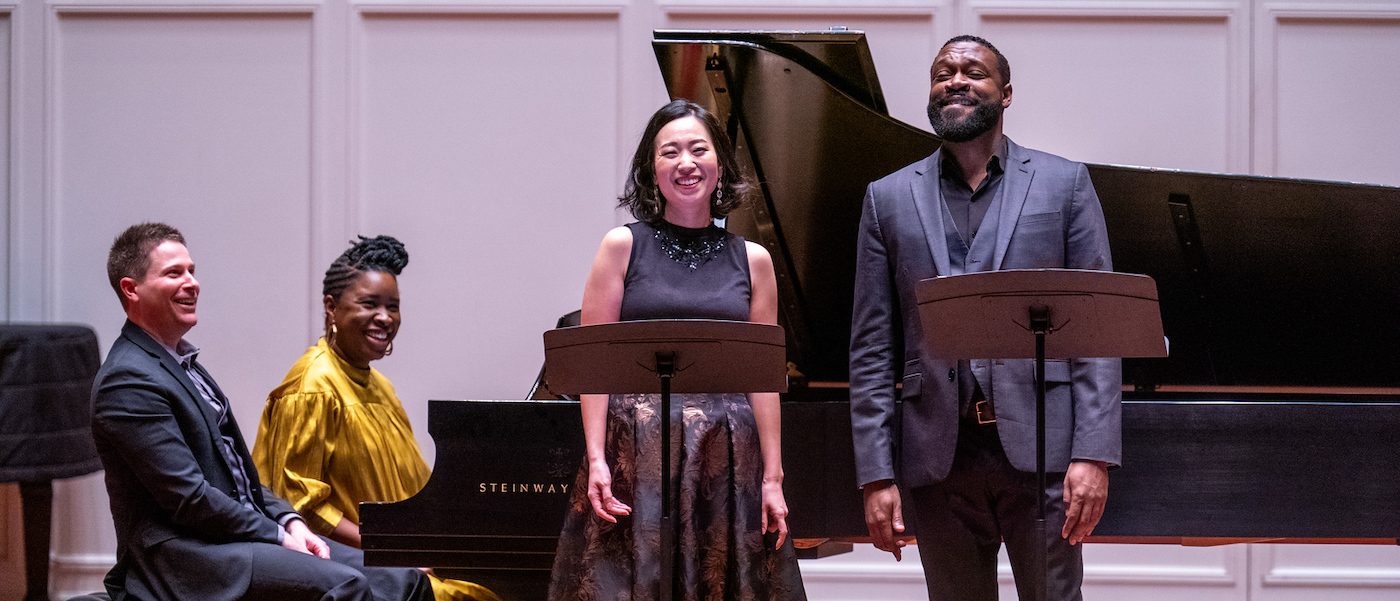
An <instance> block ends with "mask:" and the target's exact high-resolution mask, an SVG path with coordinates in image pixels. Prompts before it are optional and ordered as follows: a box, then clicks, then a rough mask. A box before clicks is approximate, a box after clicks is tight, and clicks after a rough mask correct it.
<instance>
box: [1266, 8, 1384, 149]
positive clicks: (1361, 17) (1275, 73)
mask: <svg viewBox="0 0 1400 601" xmlns="http://www.w3.org/2000/svg"><path fill="white" fill-rule="evenodd" d="M1289 24H1335V25H1361V26H1364V25H1383V24H1400V3H1395V2H1390V3H1374V2H1373V3H1331V2H1260V3H1258V4H1257V5H1256V9H1255V18H1254V45H1253V46H1254V49H1255V50H1254V53H1255V58H1254V61H1255V65H1254V67H1253V69H1252V72H1253V74H1254V97H1255V99H1256V100H1255V102H1254V106H1253V107H1252V111H1253V113H1252V114H1253V117H1254V127H1253V129H1254V131H1253V136H1254V140H1255V143H1254V146H1255V155H1254V165H1255V169H1254V172H1255V173H1257V174H1259V175H1276V174H1278V173H1279V164H1278V160H1279V146H1278V145H1279V144H1280V139H1279V121H1278V120H1279V105H1278V103H1279V100H1280V96H1281V90H1280V89H1279V64H1278V54H1279V29H1280V27H1281V26H1284V25H1289ZM1390 66H1392V67H1393V66H1394V65H1390Z"/></svg>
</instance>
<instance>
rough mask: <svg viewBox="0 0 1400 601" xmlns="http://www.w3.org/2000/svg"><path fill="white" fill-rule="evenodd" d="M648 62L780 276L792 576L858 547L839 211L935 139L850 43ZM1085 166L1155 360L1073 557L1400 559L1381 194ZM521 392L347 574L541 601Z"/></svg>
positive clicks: (559, 444)
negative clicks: (1102, 548) (700, 115)
mask: <svg viewBox="0 0 1400 601" xmlns="http://www.w3.org/2000/svg"><path fill="white" fill-rule="evenodd" d="M653 47H654V49H655V52H656V57H657V62H658V64H659V65H660V68H661V72H662V74H663V76H664V78H665V81H666V86H667V89H668V90H669V92H670V94H671V96H672V97H673V98H681V97H684V98H688V99H691V100H693V101H695V102H698V103H700V104H703V105H705V106H707V107H708V108H709V109H710V110H712V111H713V112H715V114H716V115H718V116H719V117H720V119H721V121H722V122H724V123H726V125H727V128H728V132H729V135H730V136H731V138H732V139H733V140H734V141H735V143H736V146H737V149H738V154H739V159H740V163H741V165H742V168H744V169H745V170H747V171H749V174H750V175H751V176H752V177H753V178H754V180H755V181H758V182H761V184H762V185H761V191H762V195H761V197H760V198H758V199H757V201H756V202H754V203H751V204H750V206H749V207H748V208H747V209H745V210H742V211H740V212H737V213H735V214H733V215H731V216H730V218H729V219H728V222H727V227H728V229H730V230H731V231H735V232H738V233H740V234H742V235H743V236H744V237H745V238H747V239H749V240H752V241H755V242H758V243H760V244H763V245H764V246H765V247H766V248H767V249H768V250H769V252H770V253H771V254H772V255H773V261H774V267H775V270H776V273H777V280H778V287H779V297H780V303H779V305H780V306H779V313H780V316H779V319H780V322H781V324H782V325H783V326H784V327H785V329H786V332H787V337H788V338H787V351H788V358H789V379H790V386H789V392H788V393H786V394H785V395H784V397H783V433H784V445H783V446H784V448H783V456H784V467H785V470H786V474H787V478H786V482H785V490H786V494H787V500H788V503H789V509H790V510H791V517H790V518H789V522H790V527H791V531H792V535H793V536H794V537H796V538H798V539H800V542H801V544H800V546H801V547H804V548H805V555H807V556H809V557H820V556H823V555H826V554H830V553H834V552H840V551H841V550H843V549H848V548H849V544H850V543H851V542H852V541H859V540H860V538H861V537H863V536H865V535H866V531H865V525H864V519H863V517H862V514H861V499H860V493H859V491H858V490H857V489H856V476H855V467H854V462H853V458H852V442H851V432H850V416H849V409H848V400H849V399H848V387H847V383H846V382H847V379H848V377H847V344H848V340H849V336H850V315H851V299H852V294H851V289H852V285H853V280H854V271H855V269H854V261H855V232H856V227H857V224H858V221H859V217H860V201H861V198H862V196H863V194H864V190H865V186H866V184H867V183H868V182H870V181H872V180H875V179H878V178H879V177H881V176H883V175H885V174H887V173H890V172H892V171H894V170H896V169H898V168H899V167H902V166H904V165H906V164H909V163H911V162H913V161H915V160H918V159H920V158H922V157H925V156H927V155H928V154H930V153H931V152H933V151H934V150H935V149H936V148H937V147H938V145H939V140H938V138H936V137H935V136H933V135H930V134H929V133H927V132H925V131H922V130H920V129H917V128H914V127H911V126H909V125H907V124H904V123H902V122H900V121H897V120H895V119H892V118H891V117H890V116H889V115H888V112H887V110H886V106H885V101H884V97H883V95H882V93H881V89H880V84H879V81H878V79H877V77H876V73H875V68H874V65H873V63H872V62H871V58H870V52H869V49H868V47H867V45H866V42H865V38H864V35H863V34H862V33H860V32H854V31H845V30H833V31H827V32H721V31H657V32H655V40H654V42H653ZM1089 171H1090V174H1091V176H1092V178H1093V181H1094V185H1095V188H1096V189H1097V191H1098V194H1099V198H1100V199H1101V201H1102V203H1103V208H1104V213H1105V218H1106V220H1107V224H1108V232H1109V236H1110V238H1111V244H1112V248H1113V254H1114V263H1115V267H1116V268H1117V269H1118V270H1119V271H1123V272H1129V273H1142V274H1147V275H1150V276H1152V277H1153V278H1155V279H1156V281H1157V285H1158V288H1159V295H1160V300H1161V310H1162V322H1163V328H1164V330H1165V332H1166V335H1167V337H1168V338H1169V340H1170V351H1171V355H1170V357H1168V358H1166V359H1139V360H1132V359H1130V360H1126V361H1125V362H1124V395H1123V399H1124V410H1123V447H1124V448H1123V456H1124V460H1123V464H1124V465H1123V467H1122V468H1120V469H1117V470H1116V471H1114V472H1113V475H1112V477H1111V483H1110V494H1109V498H1108V507H1107V509H1106V512H1105V515H1104V518H1103V520H1102V521H1101V522H1100V524H1099V526H1098V529H1097V530H1096V531H1095V536H1094V537H1093V538H1092V539H1091V541H1102V542H1159V543H1178V544H1215V543H1225V542H1245V541H1278V540H1288V541H1298V542H1351V543H1376V544H1396V543H1397V538H1398V537H1400V443H1397V442H1396V439H1395V438H1394V436H1395V432H1397V431H1400V236H1396V235H1395V232H1400V188H1395V187H1389V186H1376V185H1360V184H1350V183H1339V182H1325V181H1310V180H1298V179H1285V178H1269V177H1254V176H1241V175H1222V174H1212V173H1192V172H1184V171H1174V170H1164V169H1151V168H1141V167H1125V166H1116V165H1089ZM566 317H567V316H566ZM566 323H567V320H566V319H565V320H561V325H565V324H566ZM897 348H898V346H897ZM900 364H902V362H900ZM529 398H530V399H531V400H528V401H431V402H430V404H429V422H428V431H429V433H430V434H431V436H432V437H433V440H434V442H435V443H436V445H437V466H436V468H435V470H434V473H433V477H432V479H431V480H429V482H428V484H427V486H426V487H425V488H424V489H423V490H422V491H421V492H420V493H419V494H418V495H416V496H414V497H413V498H410V499H408V500H405V501H402V502H399V503H394V504H365V505H364V506H363V507H362V509H361V522H362V523H361V533H362V536H363V541H364V548H365V558H366V562H367V563H371V564H379V565H402V566H433V567H438V568H440V571H441V572H444V573H450V574H455V575H459V576H462V577H465V578H468V579H472V580H474V581H476V582H480V583H482V584H485V585H487V586H491V587H493V588H496V589H497V590H498V592H501V593H502V594H503V595H504V596H506V597H508V598H516V599H536V598H543V596H544V589H545V586H546V584H547V582H548V577H549V569H550V566H551V565H552V562H553V555H554V547H555V543H556V540H557V534H558V531H559V527H560V524H561V523H562V520H563V515H564V510H565V504H566V501H567V498H568V488H569V487H570V486H571V485H572V484H573V477H574V473H575V471H576V470H577V469H578V466H579V464H580V461H581V457H582V455H583V445H582V427H581V423H580V418H579V412H578V405H577V403H576V402H572V401H570V400H568V399H566V398H563V397H560V396H558V395H554V394H552V393H551V392H550V390H549V379H548V373H547V372H542V373H541V377H540V379H539V381H537V382H536V384H535V388H534V389H533V390H532V391H531V393H530V395H529ZM910 534H911V535H917V533H916V532H912V533H910Z"/></svg>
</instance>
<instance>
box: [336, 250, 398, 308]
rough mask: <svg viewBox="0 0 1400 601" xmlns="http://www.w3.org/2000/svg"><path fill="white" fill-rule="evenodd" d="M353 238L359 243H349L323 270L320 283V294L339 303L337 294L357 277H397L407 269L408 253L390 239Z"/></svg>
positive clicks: (343, 290)
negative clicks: (377, 274) (373, 273)
mask: <svg viewBox="0 0 1400 601" xmlns="http://www.w3.org/2000/svg"><path fill="white" fill-rule="evenodd" d="M357 237H358V238H359V239H360V240H359V241H358V242H356V241H354V240H351V241H350V248H347V249H345V252H343V253H340V256H339V257H337V258H336V260H335V261H334V262H332V263H331V266H330V269H327V270H326V277H325V278H324V279H322V280H321V294H323V295H325V296H329V297H331V298H333V299H335V300H337V301H339V300H340V293H342V292H345V289H346V288H349V287H350V282H353V281H355V278H357V277H360V274H361V273H364V272H366V271H378V272H382V273H389V274H393V275H394V277H398V275H399V274H400V273H402V272H403V268H404V267H405V266H407V265H408V251H407V250H405V249H404V247H403V243H402V242H399V241H398V239H396V238H394V237H393V236H375V237H373V238H366V237H364V236H357Z"/></svg>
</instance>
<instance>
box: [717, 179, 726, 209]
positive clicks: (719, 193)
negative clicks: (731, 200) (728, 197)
mask: <svg viewBox="0 0 1400 601" xmlns="http://www.w3.org/2000/svg"><path fill="white" fill-rule="evenodd" d="M719 185H721V186H723V185H724V182H723V181H721V182H720V183H719ZM723 201H724V190H721V189H720V188H719V187H716V188H715V206H719V203H720V202H723Z"/></svg>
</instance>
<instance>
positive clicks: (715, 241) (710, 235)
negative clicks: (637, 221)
mask: <svg viewBox="0 0 1400 601" xmlns="http://www.w3.org/2000/svg"><path fill="white" fill-rule="evenodd" d="M654 229H655V230H656V241H657V242H658V243H660V244H661V250H662V251H663V252H665V253H666V256H668V257H671V260H673V261H675V262H677V263H680V264H681V265H685V266H686V267H689V268H690V270H691V271H695V270H696V269H699V268H700V266H701V265H704V264H705V263H708V262H709V261H710V259H713V258H715V257H718V256H719V253H720V251H722V250H724V239H725V231H724V230H722V229H720V228H719V226H716V225H714V224H710V225H708V226H705V227H702V228H692V227H682V226H679V225H676V224H674V223H671V222H669V221H662V222H661V223H660V224H658V225H656V226H655V227H654Z"/></svg>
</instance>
